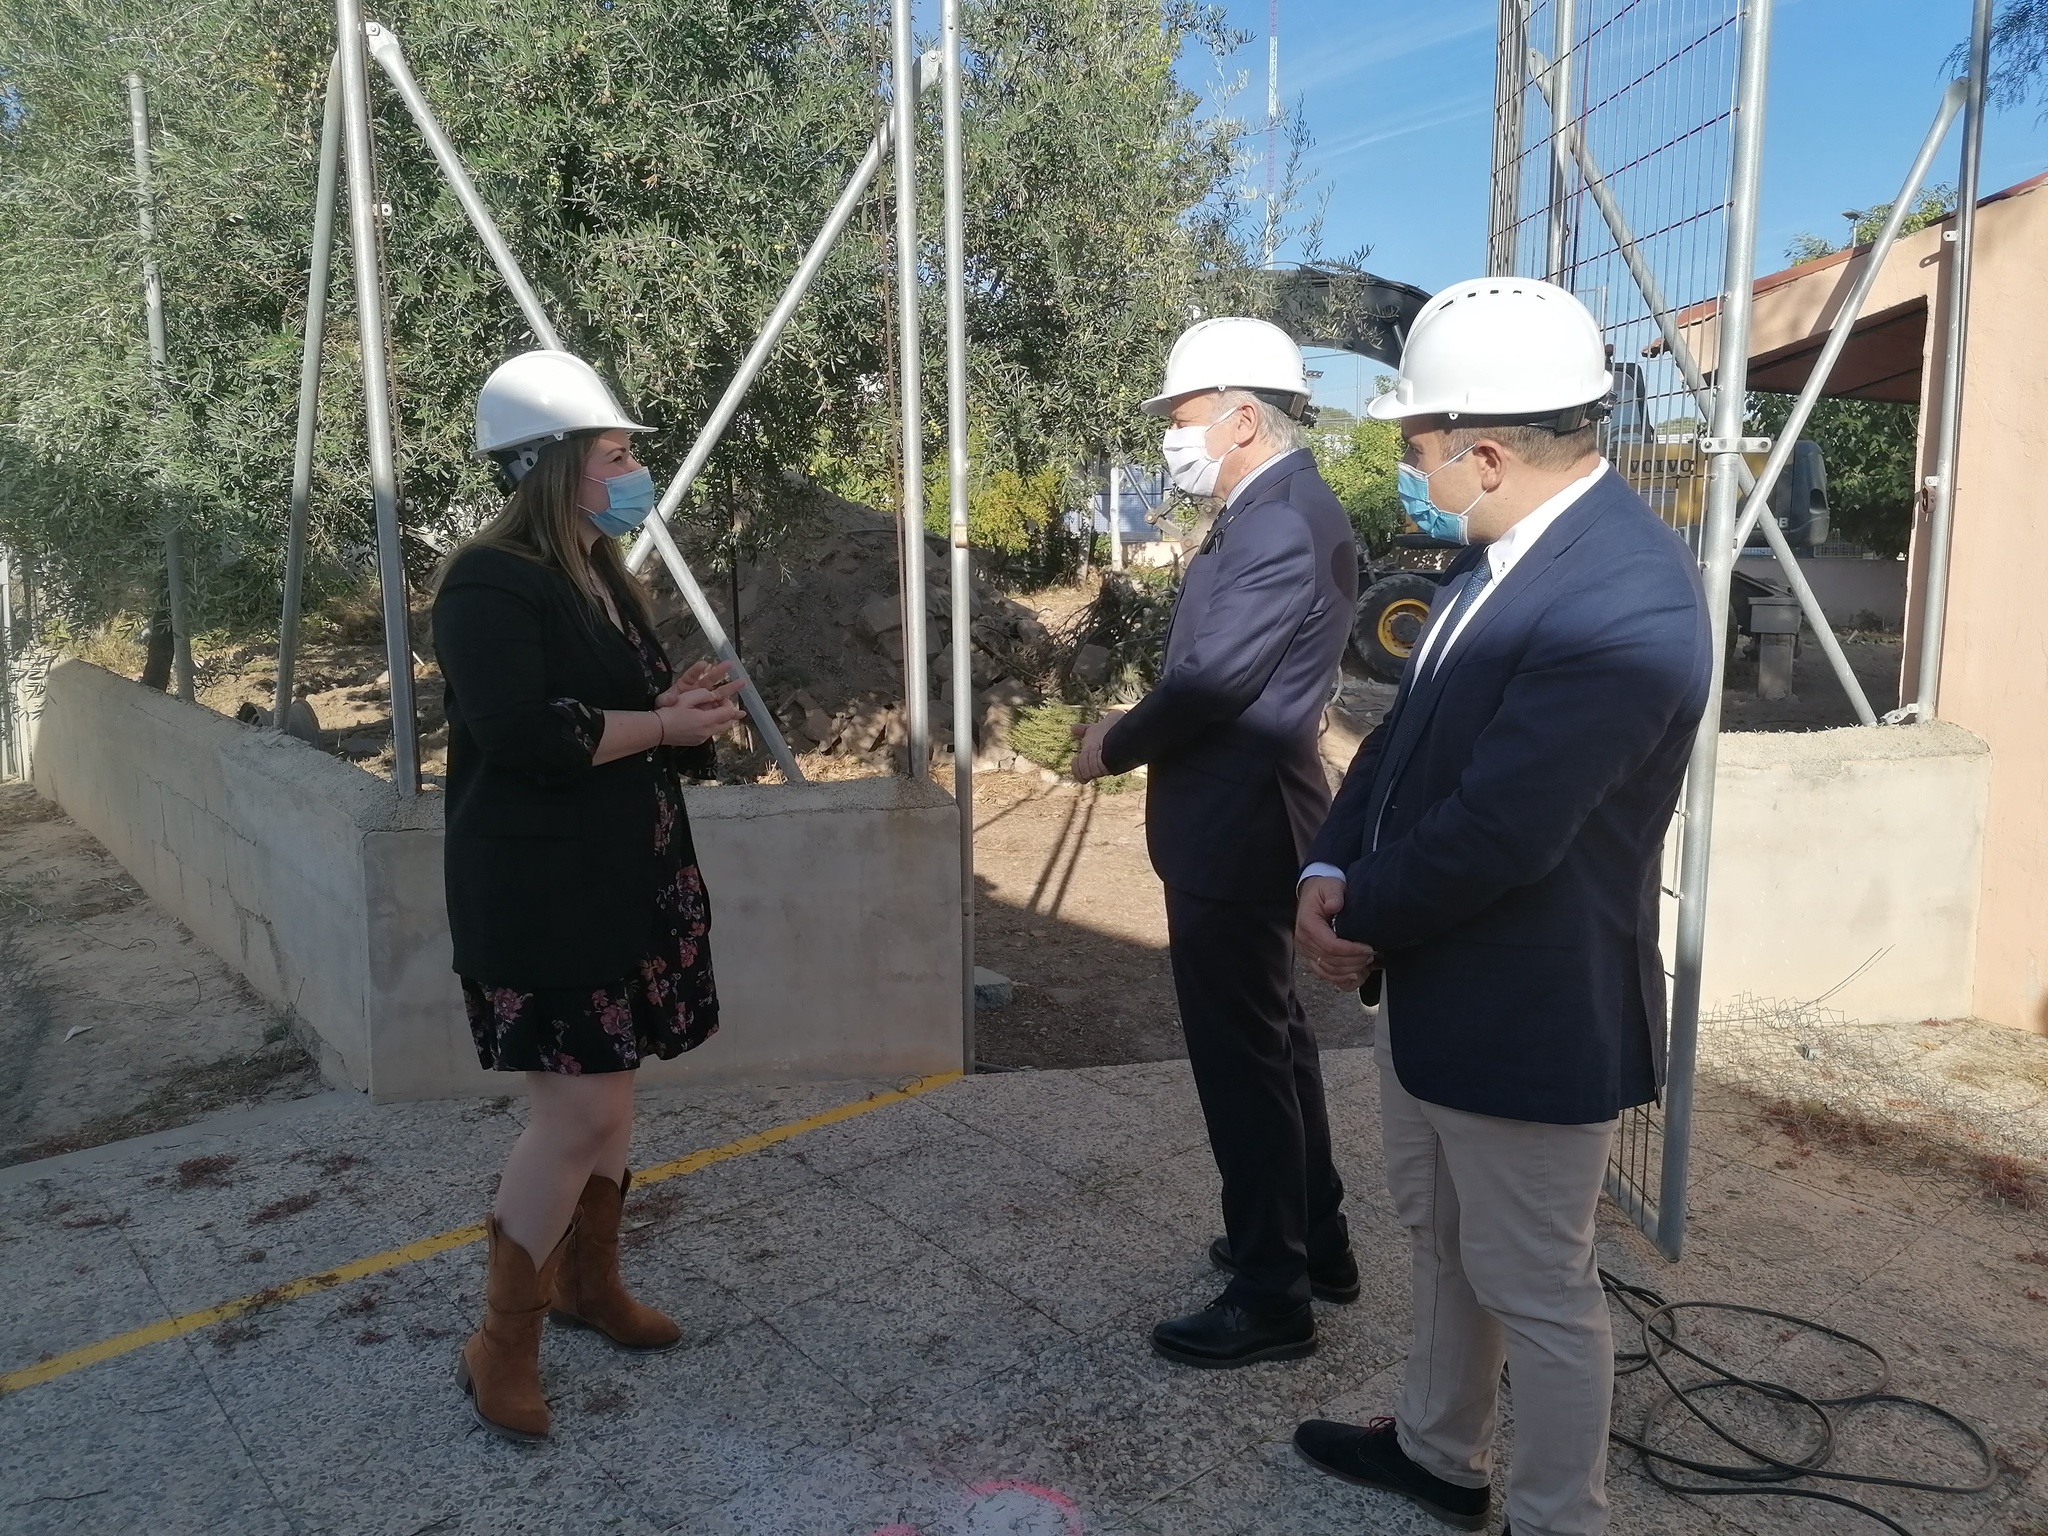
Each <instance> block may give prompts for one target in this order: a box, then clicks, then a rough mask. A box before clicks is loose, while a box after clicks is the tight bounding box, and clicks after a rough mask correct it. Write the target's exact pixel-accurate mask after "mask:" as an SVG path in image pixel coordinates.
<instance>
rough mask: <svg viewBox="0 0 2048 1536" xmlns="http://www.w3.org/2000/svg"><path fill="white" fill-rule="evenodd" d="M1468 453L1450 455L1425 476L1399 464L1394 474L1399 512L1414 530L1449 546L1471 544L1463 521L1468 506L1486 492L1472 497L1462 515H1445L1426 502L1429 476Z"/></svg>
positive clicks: (1477, 503) (1407, 465)
mask: <svg viewBox="0 0 2048 1536" xmlns="http://www.w3.org/2000/svg"><path fill="white" fill-rule="evenodd" d="M1471 451H1472V450H1471V449H1470V448H1465V449H1461V450H1460V451H1459V452H1457V453H1454V454H1452V455H1451V456H1450V457H1449V458H1448V459H1445V460H1444V461H1443V463H1441V464H1439V465H1437V467H1436V469H1432V470H1431V471H1430V472H1429V475H1425V474H1424V473H1423V472H1422V471H1421V470H1419V469H1417V468H1416V467H1415V466H1414V465H1413V464H1403V465H1401V466H1399V467H1398V468H1397V469H1396V470H1395V471H1394V488H1395V489H1396V490H1397V491H1398V492H1399V493H1400V496H1401V510H1402V511H1404V512H1406V513H1407V514H1408V517H1409V520H1410V521H1411V522H1413V523H1414V524H1415V526H1416V527H1417V528H1419V529H1421V530H1422V532H1424V533H1425V534H1427V535H1428V536H1429V537H1430V538H1432V539H1445V540H1448V541H1449V542H1450V543H1453V544H1469V543H1471V542H1472V541H1471V538H1470V537H1469V530H1468V527H1467V524H1466V521H1465V519H1466V518H1467V517H1468V516H1469V515H1470V514H1471V511H1472V507H1476V506H1478V505H1479V503H1480V502H1481V501H1483V500H1484V499H1485V498H1486V492H1484V491H1481V492H1480V493H1479V494H1478V495H1477V496H1474V497H1473V498H1472V506H1470V507H1467V508H1466V509H1465V510H1464V511H1463V512H1446V511H1445V510H1444V509H1443V508H1442V507H1440V506H1438V505H1437V504H1436V503H1435V502H1434V501H1431V500H1430V499H1429V477H1430V475H1434V474H1435V473H1436V472H1437V470H1440V469H1447V468H1449V467H1450V466H1451V465H1453V464H1455V463H1457V462H1458V460H1460V459H1462V458H1463V457H1465V455H1466V454H1468V453H1470V452H1471Z"/></svg>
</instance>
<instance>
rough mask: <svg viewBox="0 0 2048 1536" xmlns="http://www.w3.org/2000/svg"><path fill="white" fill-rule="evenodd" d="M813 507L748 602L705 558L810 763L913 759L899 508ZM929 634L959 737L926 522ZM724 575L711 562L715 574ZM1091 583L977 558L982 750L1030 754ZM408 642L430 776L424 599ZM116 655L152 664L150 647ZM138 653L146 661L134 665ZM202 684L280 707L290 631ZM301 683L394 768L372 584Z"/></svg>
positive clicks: (435, 763) (692, 643) (753, 770)
mask: <svg viewBox="0 0 2048 1536" xmlns="http://www.w3.org/2000/svg"><path fill="white" fill-rule="evenodd" d="M792 495H793V496H795V497H797V498H799V502H800V505H799V508H798V510H797V511H796V513H795V515H794V516H793V517H792V518H791V520H790V521H791V523H792V531H791V534H790V536H789V537H788V538H787V539H786V540H784V542H783V545H782V547H781V549H780V551H779V552H778V554H777V557H776V558H775V559H774V560H772V561H767V562H763V563H761V564H759V565H756V566H754V567H752V568H750V569H747V570H745V571H744V573H743V579H742V583H741V587H740V591H739V594H738V604H737V612H736V613H735V611H734V606H735V605H734V603H733V600H732V596H731V589H730V585H729V583H728V582H726V581H725V580H722V579H717V578H715V577H712V574H711V573H710V572H700V573H699V578H700V580H703V581H704V584H705V587H706V590H707V594H708V596H709V598H710V601H711V604H712V607H713V609H714V611H715V612H716V613H717V615H718V618H719V621H720V623H721V624H723V625H724V626H725V628H726V631H727V633H728V634H729V635H731V636H733V637H734V638H735V639H736V641H737V643H738V646H739V651H740V655H741V658H742V659H743V661H744V662H745V664H746V666H747V669H748V672H749V673H750V674H751V675H752V677H753V679H754V681H755V683H756V685H757V686H758V687H759V689H760V691H761V695H762V697H763V699H764V700H766V701H767V703H768V706H769V708H770V709H772V710H773V711H774V712H775V716H776V722H777V725H778V727H779V728H780V729H781V731H782V733H783V735H784V737H785V738H786V739H787V740H788V742H789V744H790V746H791V748H792V749H793V750H794V751H795V752H796V753H797V755H798V758H799V762H800V764H801V766H802V767H803V770H804V772H805V774H806V776H808V777H813V778H822V779H833V778H846V777H857V776H864V775H867V774H873V773H887V772H893V771H898V770H900V768H901V766H902V764H903V761H904V749H905V742H906V730H905V725H904V719H903V707H902V699H903V635H904V616H903V606H902V596H901V580H900V559H899V555H898V548H897V545H898V535H897V526H896V523H895V520H894V519H893V518H891V517H889V516H888V515H887V514H885V513H882V512H878V511H876V510H875V509H873V508H871V507H865V506H861V505H858V504H857V503H854V502H849V501H843V500H840V499H838V498H836V497H831V496H826V495H823V494H820V493H817V492H813V491H808V490H793V491H792ZM925 559H926V576H927V580H926V595H925V652H926V657H927V660H928V662H929V663H930V669H931V670H930V678H931V687H932V696H931V700H930V710H931V721H932V742H933V748H934V752H935V755H937V756H939V757H940V758H941V759H942V766H943V759H944V758H945V757H946V756H948V755H950V753H951V750H952V745H953V742H952V715H953V696H952V682H953V672H954V657H955V647H954V640H953V635H952V622H951V613H952V604H951V569H950V559H949V551H948V549H947V546H946V544H945V542H944V541H943V540H941V539H937V538H933V537H929V536H927V538H926V540H925ZM706 578H711V579H706ZM648 582H649V587H650V590H651V592H652V594H653V597H654V604H655V611H656V616H657V621H658V626H659V633H660V635H661V638H662V641H663V644H664V645H665V646H666V647H667V649H668V652H669V655H670V656H671V657H673V658H674V659H675V660H676V661H677V662H678V663H682V664H687V663H688V662H690V661H692V660H695V659H697V658H699V657H703V656H708V655H709V653H710V652H709V647H708V645H707V644H706V643H705V640H704V637H703V634H702V632H701V631H700V629H699V628H698V626H697V624H696V622H695V620H694V619H693V618H692V617H691V615H690V613H689V610H688V608H687V607H686V606H685V605H684V603H683V601H682V598H681V596H680V594H679V593H678V592H677V591H676V589H675V587H674V585H673V584H672V583H671V582H670V581H669V578H668V576H667V574H666V572H665V571H663V570H662V568H661V567H660V565H659V563H657V564H656V565H655V566H653V567H652V568H651V569H650V571H649V573H648ZM1092 595H1093V586H1092V584H1090V586H1089V587H1087V588H1086V589H1080V588H1076V589H1058V590H1055V591H1051V592H1048V593H1045V594H1042V595H1040V596H1041V597H1042V599H1043V603H1042V604H1041V603H1040V601H1039V599H1038V598H1020V597H1015V596H1012V595H1010V594H1008V593H1005V592H1004V591H1003V590H1002V589H1001V588H1000V587H999V586H998V585H997V584H996V583H995V582H994V581H993V580H991V579H990V577H989V576H988V575H987V573H986V571H985V570H977V573H976V576H975V581H974V591H973V593H972V595H971V598H970V602H971V605H972V606H971V611H972V614H973V623H972V628H971V630H970V632H969V635H968V637H967V647H966V649H967V658H968V661H967V666H968V672H969V675H970V677H971V687H972V689H973V694H974V701H975V735H976V745H977V747H978V749H979V754H978V761H979V763H980V765H981V766H982V767H983V768H985V769H991V770H1003V769H1009V768H1013V767H1022V768H1024V769H1026V770H1028V771H1031V772H1033V773H1035V772H1036V768H1035V765H1033V764H1030V763H1028V762H1023V763H1020V761H1019V758H1018V755H1017V753H1016V750H1015V749H1014V747H1012V746H1011V745H1010V742H1009V725H1010V722H1011V721H1012V720H1013V719H1014V718H1015V716H1016V713H1017V711H1019V710H1020V709H1023V708H1025V707H1028V706H1029V705H1031V704H1034V703H1037V702H1039V701H1040V700H1042V699H1043V698H1045V697H1047V696H1048V695H1049V694H1050V693H1051V692H1053V691H1055V688H1056V679H1057V674H1058V671H1059V668H1060V665H1061V662H1062V660H1063V652H1062V649H1061V643H1060V638H1059V634H1058V630H1059V626H1060V625H1061V624H1062V623H1064V622H1065V621H1067V620H1068V619H1069V618H1070V617H1071V616H1072V614H1073V613H1074V612H1075V611H1077V610H1078V609H1079V608H1080V607H1081V606H1083V605H1084V604H1085V602H1086V601H1087V600H1088V598H1089V597H1091V596H1092ZM412 643H413V653H414V660H415V667H414V676H415V694H416V697H417V704H418V716H419V729H420V766H421V769H422V771H423V772H424V773H425V774H426V775H427V776H428V782H429V783H434V782H437V781H438V780H439V779H440V778H441V777H443V776H444V775H445V774H446V771H447V756H448V728H447V719H446V716H445V714H444V713H443V709H442V687H441V674H440V670H439V668H438V667H437V666H436V665H435V664H434V661H433V642H432V632H431V627H430V623H429V618H428V613H427V611H426V609H425V608H421V609H419V610H417V611H415V612H414V614H413V622H412ZM134 649H135V655H134V656H133V657H132V658H124V657H108V658H102V659H103V660H106V661H108V662H109V663H110V664H113V665H115V666H116V667H117V669H119V670H127V671H130V672H131V675H132V673H133V672H134V671H137V670H139V668H140V665H141V654H140V649H139V647H136V648H134ZM126 660H132V661H133V663H134V665H133V667H132V668H131V667H127V666H124V665H122V663H123V662H124V661H126ZM194 671H195V678H196V694H197V698H198V701H199V702H200V703H201V704H204V705H205V706H206V707H207V708H209V709H212V710H215V711H217V712H218V713H220V714H224V715H227V716H229V717H231V718H239V719H242V720H244V721H246V722H248V723H250V724H252V725H258V726H261V725H266V724H267V723H268V721H269V719H270V711H271V709H272V708H273V706H274V701H275V694H276V690H277V648H276V645H275V644H274V643H272V642H268V641H258V642H250V643H242V644H236V645H231V646H225V647H221V648H218V649H212V650H202V651H201V652H200V653H199V654H197V655H196V656H195V658H194ZM294 682H295V687H294V689H293V692H294V694H295V696H296V699H297V703H296V704H295V705H294V707H293V713H292V723H293V729H294V733H295V734H298V735H300V736H302V737H303V738H304V739H306V740H308V741H310V742H312V743H313V744H314V745H316V746H319V747H320V748H321V749H322V750H324V751H328V752H332V753H335V754H336V755H338V756H342V757H346V758H349V759H350V760H352V761H354V762H356V763H358V764H360V765H361V766H362V767H364V768H366V769H368V770H369V771H370V772H372V773H377V774H380V775H384V776H389V775H390V773H391V771H392V753H391V706H390V698H389V688H390V674H389V672H388V670H387V668H386V665H385V652H384V645H383V640H382V629H381V620H380V618H379V615H378V610H377V607H376V604H375V600H374V594H370V595H369V596H368V597H367V598H365V599H363V600H359V601H354V602H351V603H347V604H343V605H341V606H340V607H339V608H338V609H336V610H335V611H334V612H332V613H328V614H323V615H322V616H320V617H319V618H317V619H314V620H309V622H308V624H307V633H306V635H305V637H304V639H303V640H302V642H301V645H300V650H299V656H298V661H297V668H296V675H295V678H294ZM719 777H720V778H721V779H724V780H727V781H730V782H747V781H751V780H755V779H763V778H767V779H777V778H779V777H780V774H779V772H778V770H777V769H776V768H775V767H774V766H773V764H772V763H771V762H770V760H769V757H768V754H767V752H766V751H765V750H764V749H763V748H762V747H761V746H760V744H759V742H758V740H757V739H755V738H754V736H753V735H752V733H748V732H742V733H740V735H739V737H738V738H736V739H735V740H734V741H733V742H732V743H730V744H722V745H721V748H720V762H719Z"/></svg>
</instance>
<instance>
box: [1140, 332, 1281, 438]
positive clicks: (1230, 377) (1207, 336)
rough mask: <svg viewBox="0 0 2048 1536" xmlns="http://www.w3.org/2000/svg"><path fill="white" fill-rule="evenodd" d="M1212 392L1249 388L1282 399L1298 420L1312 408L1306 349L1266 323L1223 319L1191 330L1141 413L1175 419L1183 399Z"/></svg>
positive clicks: (1183, 335) (1170, 357)
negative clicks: (1305, 369)
mask: <svg viewBox="0 0 2048 1536" xmlns="http://www.w3.org/2000/svg"><path fill="white" fill-rule="evenodd" d="M1212 389H1249V390H1255V391H1257V392H1258V393H1259V394H1262V395H1271V396H1275V397H1277V398H1275V399H1274V401H1273V403H1274V404H1275V405H1277V406H1279V407H1280V408H1281V409H1282V410H1284V411H1285V412H1286V413H1287V414H1288V415H1290V416H1295V417H1298V416H1300V415H1301V410H1302V407H1303V406H1305V405H1307V404H1308V375H1307V374H1305V373H1304V372H1303V371H1302V367H1301V348H1300V347H1298V346H1296V345H1295V344H1294V338H1293V337H1291V336H1289V335H1288V334H1287V333H1286V332H1285V331H1283V330H1281V329H1280V327H1279V326H1277V325H1270V324H1268V323H1267V322H1266V321H1264V320H1246V319H1242V318H1239V317H1237V316H1219V317H1218V318H1216V319H1214V320H1203V321H1199V322H1198V323H1196V324H1194V325H1191V326H1189V327H1188V328H1187V329H1186V330H1184V331H1182V332H1181V333H1180V340H1178V341H1176V342H1175V343H1174V344H1173V351H1171V352H1170V353H1168V354H1167V357H1166V386H1165V388H1164V389H1163V390H1162V391H1161V392H1160V393H1159V394H1156V395H1154V396H1153V397H1152V398H1151V399H1150V400H1147V401H1146V402H1145V403H1144V405H1143V406H1141V407H1140V409H1141V410H1143V411H1144V412H1145V414H1146V415H1148V416H1170V415H1172V414H1173V402H1174V401H1176V400H1178V399H1180V398H1181V396H1183V395H1192V394H1197V393H1200V392H1202V391H1204V390H1212Z"/></svg>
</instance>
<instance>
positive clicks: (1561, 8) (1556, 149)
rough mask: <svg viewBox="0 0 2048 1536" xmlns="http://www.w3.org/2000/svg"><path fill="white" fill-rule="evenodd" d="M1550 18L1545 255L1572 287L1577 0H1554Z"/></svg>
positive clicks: (1550, 270) (1550, 272) (1549, 269)
mask: <svg viewBox="0 0 2048 1536" xmlns="http://www.w3.org/2000/svg"><path fill="white" fill-rule="evenodd" d="M1550 15H1551V22H1552V25H1553V26H1554V27H1555V28H1556V32H1555V35H1554V36H1553V37H1552V39H1551V46H1552V47H1553V48H1554V49H1555V50H1556V56H1555V57H1554V58H1553V60H1552V61H1551V68H1550V77H1549V84H1548V85H1547V86H1546V87H1544V90H1543V97H1544V100H1545V101H1547V102H1548V103H1549V104H1550V221H1549V228H1548V229H1547V230H1546V232H1545V240H1544V255H1545V267H1546V272H1545V276H1547V277H1548V278H1549V279H1550V280H1551V281H1552V282H1553V283H1556V284H1557V285H1558V286H1559V287H1560V288H1569V287H1570V286H1571V284H1570V283H1569V282H1568V281H1567V279H1568V278H1569V277H1570V276H1571V271H1570V268H1571V162H1570V160H1569V158H1568V157H1567V154H1566V151H1565V143H1566V136H1567V134H1569V133H1571V132H1572V125H1573V123H1574V121H1575V114H1574V113H1573V111H1572V65H1573V64H1574V63H1575V62H1577V61H1576V60H1575V59H1574V58H1573V56H1572V50H1573V47H1574V45H1575V43H1576V41H1577V35H1578V24H1579V6H1578V0H1552V4H1551V12H1550Z"/></svg>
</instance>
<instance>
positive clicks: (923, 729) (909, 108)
mask: <svg viewBox="0 0 2048 1536" xmlns="http://www.w3.org/2000/svg"><path fill="white" fill-rule="evenodd" d="M910 13H911V4H910V0H891V6H890V29H891V32H890V35H891V41H892V43H893V45H894V56H893V57H894V63H893V65H892V66H891V70H890V76H891V80H892V87H893V89H892V100H891V102H890V105H891V107H892V108H893V109H894V112H895V117H896V146H895V147H896V340H897V371H898V373H899V374H900V375H901V380H900V382H901V386H902V396H901V398H902V403H903V422H902V427H903V446H902V470H903V488H902V493H901V494H900V495H899V496H898V498H897V503H896V509H897V516H898V518H899V520H900V526H899V528H898V532H899V534H900V535H901V538H902V549H903V694H904V698H903V716H904V725H905V727H906V730H907V732H908V735H909V737H910V754H909V755H910V762H909V765H908V769H907V771H908V773H909V775H910V777H911V778H913V779H921V778H923V777H924V776H925V773H926V770H927V769H928V768H929V767H930V764H931V749H932V724H931V700H930V698H929V692H930V688H931V683H930V674H929V671H928V664H929V658H928V657H927V656H926V655H925V611H924V600H925V572H924V377H923V375H924V358H923V354H924V340H923V337H922V336H921V335H920V334H919V331H918V319H917V311H918V267H919V265H920V262H919V260H918V243H917V87H916V86H915V85H914V84H913V83H912V81H913V78H914V76H915V73H916V62H917V56H916V54H915V53H914V52H913V48H914V46H915V45H914V42H913V40H912V32H911V14H910ZM966 638H967V637H966V636H965V635H959V636H956V637H955V639H956V655H955V657H954V666H955V668H956V670H957V668H958V666H959V656H958V654H957V642H960V641H964V640H965V639H966Z"/></svg>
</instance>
